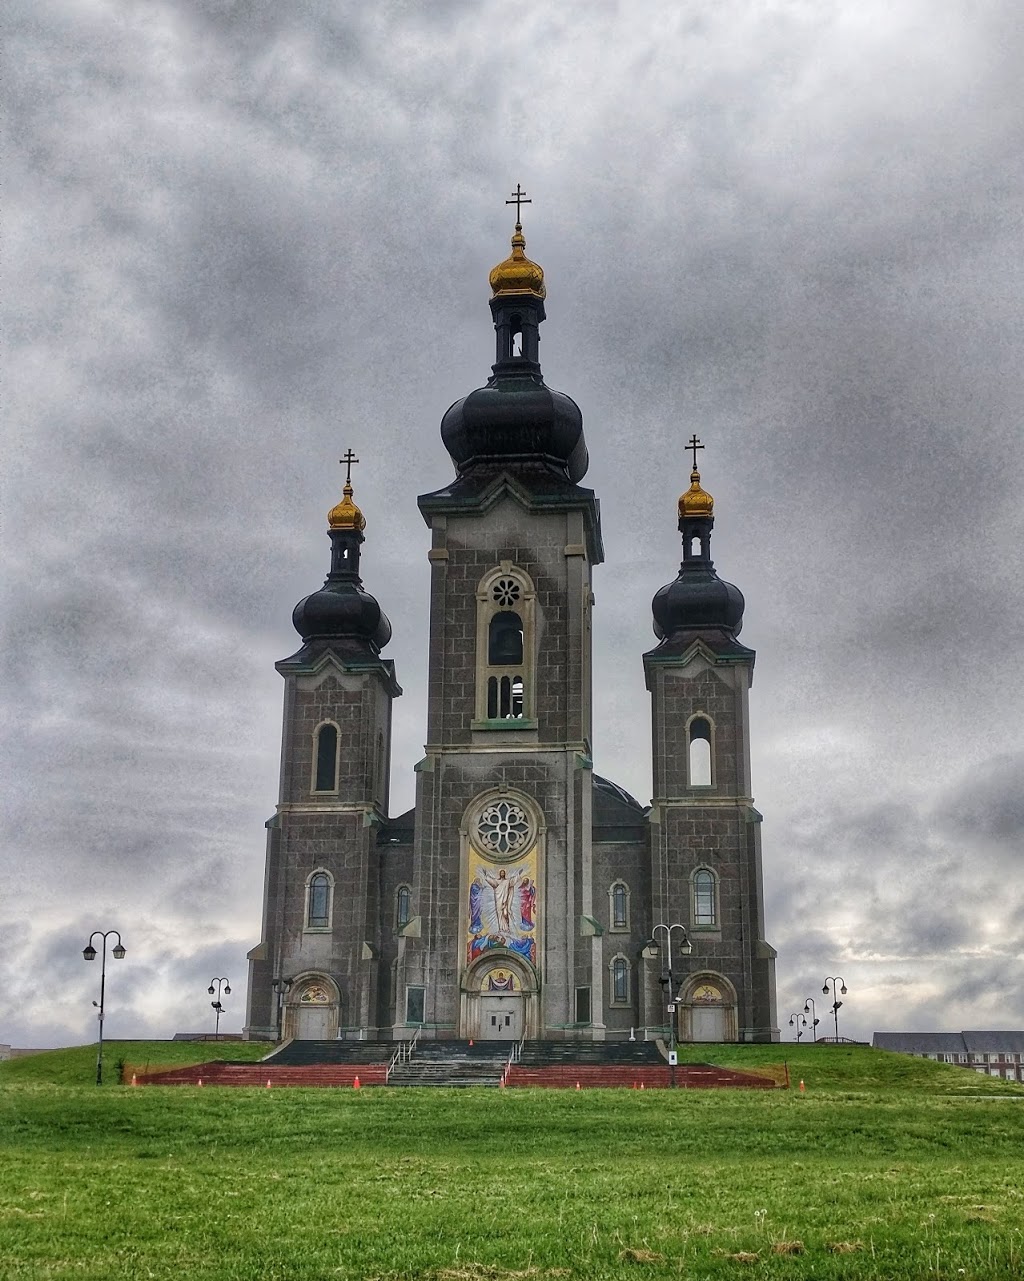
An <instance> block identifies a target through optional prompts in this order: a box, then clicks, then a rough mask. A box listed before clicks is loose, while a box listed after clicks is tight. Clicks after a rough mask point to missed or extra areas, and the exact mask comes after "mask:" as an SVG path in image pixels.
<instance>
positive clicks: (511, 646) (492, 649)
mask: <svg viewBox="0 0 1024 1281" xmlns="http://www.w3.org/2000/svg"><path fill="white" fill-rule="evenodd" d="M487 661H488V663H489V664H490V665H491V666H492V667H510V666H515V667H518V666H519V665H520V663H522V661H523V620H522V619H521V618H520V617H519V615H518V614H517V613H516V612H515V610H514V609H509V610H505V611H504V612H502V613H500V614H495V615H494V617H493V618H492V619H491V623H490V627H489V628H488V640H487Z"/></svg>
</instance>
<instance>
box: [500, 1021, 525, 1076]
mask: <svg viewBox="0 0 1024 1281" xmlns="http://www.w3.org/2000/svg"><path fill="white" fill-rule="evenodd" d="M525 1043H526V1034H525V1033H524V1034H523V1035H522V1036H521V1037H520V1038H519V1040H518V1041H517V1042H516V1044H515V1045H513V1047H512V1049H511V1050H509V1053H508V1060H507V1062H506V1063H505V1070H504V1071H503V1072H502V1074H501V1083H502V1085H507V1084H508V1077H509V1073H510V1072H511V1071H512V1064H513V1063H518V1062H519V1060H520V1059H521V1058H522V1057H523V1045H524V1044H525Z"/></svg>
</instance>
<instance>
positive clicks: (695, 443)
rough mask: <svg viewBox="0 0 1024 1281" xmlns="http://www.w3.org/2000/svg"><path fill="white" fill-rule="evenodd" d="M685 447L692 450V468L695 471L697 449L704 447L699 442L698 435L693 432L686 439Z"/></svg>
mask: <svg viewBox="0 0 1024 1281" xmlns="http://www.w3.org/2000/svg"><path fill="white" fill-rule="evenodd" d="M686 448H687V449H692V450H693V470H694V471H696V470H697V450H698V449H703V448H704V446H703V445H702V444H701V443H700V437H699V436H698V435H697V433H696V432H694V434H693V435H692V436H691V437H690V439H689V440H688V441H687V444H686Z"/></svg>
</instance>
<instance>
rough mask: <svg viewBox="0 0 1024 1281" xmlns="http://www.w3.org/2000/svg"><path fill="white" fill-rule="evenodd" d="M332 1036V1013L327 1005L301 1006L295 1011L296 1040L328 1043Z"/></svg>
mask: <svg viewBox="0 0 1024 1281" xmlns="http://www.w3.org/2000/svg"><path fill="white" fill-rule="evenodd" d="M330 1036H331V1011H330V1007H329V1006H326V1005H300V1006H299V1007H298V1009H297V1010H296V1011H295V1038H296V1040H299V1041H326V1040H329V1039H330Z"/></svg>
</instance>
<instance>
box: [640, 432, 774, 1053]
mask: <svg viewBox="0 0 1024 1281" xmlns="http://www.w3.org/2000/svg"><path fill="white" fill-rule="evenodd" d="M689 447H690V449H691V450H692V451H693V470H692V471H691V473H690V487H689V489H688V490H687V491H686V492H685V493H684V494H683V495H682V497H681V498H680V499H679V531H680V533H681V534H682V539H683V559H682V563H681V565H680V567H679V573H678V575H677V577H676V578H675V579H674V580H673V581H672V582H671V583H668V584H666V586H664V587H662V588H661V589H660V590H659V591H658V592H657V593H656V594H655V597H654V601H653V604H652V608H653V612H654V632H655V635H656V636H657V637H658V641H659V643H658V645H657V646H656V647H655V648H654V649H652V650H650V651H649V652H648V653H646V654H645V655H644V672H645V676H646V681H647V688H648V690H649V691H650V694H651V712H652V730H653V780H654V797H653V805H652V807H651V812H650V833H651V906H652V915H653V919H654V920H656V921H662V922H666V923H668V922H679V923H680V924H682V925H683V926H684V927H685V929H686V931H687V935H688V937H689V941H690V943H691V944H692V952H691V953H690V955H689V957H688V961H687V965H688V973H687V975H686V976H685V977H684V979H683V982H682V984H681V986H680V987H679V989H678V991H677V992H676V993H675V995H676V997H677V998H678V999H677V1000H676V1002H675V1004H676V1018H677V1021H678V1026H677V1034H678V1037H679V1039H680V1040H682V1041H736V1040H739V1041H748V1040H758V1041H760V1040H773V1039H774V1040H777V1039H778V1028H777V1027H776V1022H777V1019H776V1012H775V951H774V949H773V948H772V947H771V946H770V945H769V944H768V943H767V942H766V941H765V938H764V907H763V894H762V884H761V841H760V822H761V815H760V814H759V813H758V812H757V810H756V809H755V808H754V802H753V795H752V790H751V779H750V735H749V702H748V692H749V689H750V685H751V682H752V680H753V673H754V651H753V650H751V649H748V648H747V647H746V646H745V645H743V644H741V643H740V641H739V639H738V637H739V633H740V629H741V627H742V625H743V605H744V602H743V595H742V593H741V592H740V590H739V588H737V587H734V586H733V585H732V583H727V582H724V581H723V580H722V579H720V578H719V577H718V575H717V573H716V572H715V567H714V562H713V561H712V559H711V531H712V528H713V527H714V523H715V521H714V499H713V498H712V497H711V495H710V494H709V493H707V492H706V491H705V490H704V489H703V488H702V487H701V477H700V472H699V471H698V469H697V450H698V449H703V448H704V446H703V445H701V443H700V441H699V440H698V439H697V437H696V436H694V437H693V438H692V439H691V441H690V446H689ZM657 977H658V976H657V967H655V966H648V967H647V968H646V969H645V971H644V1001H645V1005H646V1009H647V1011H648V1012H649V1014H650V1018H649V1020H648V1021H653V1012H654V1011H656V1010H657V1009H658V1008H659V1006H661V1007H662V1008H663V1000H664V998H663V996H662V994H661V993H660V992H659V991H658V982H657Z"/></svg>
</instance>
